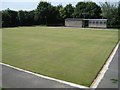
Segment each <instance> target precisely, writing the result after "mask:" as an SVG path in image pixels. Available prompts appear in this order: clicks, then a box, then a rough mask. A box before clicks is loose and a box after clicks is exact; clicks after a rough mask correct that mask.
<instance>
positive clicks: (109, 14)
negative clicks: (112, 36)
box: [101, 2, 120, 27]
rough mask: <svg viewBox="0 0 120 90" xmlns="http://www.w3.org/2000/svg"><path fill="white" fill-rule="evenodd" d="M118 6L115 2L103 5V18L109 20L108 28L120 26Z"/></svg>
mask: <svg viewBox="0 0 120 90" xmlns="http://www.w3.org/2000/svg"><path fill="white" fill-rule="evenodd" d="M117 4H118V3H113V2H112V3H110V2H105V3H101V9H102V16H103V18H107V19H108V27H117V25H119V24H120V22H119V21H118V18H120V16H119V15H118V11H119V7H118V5H117Z"/></svg>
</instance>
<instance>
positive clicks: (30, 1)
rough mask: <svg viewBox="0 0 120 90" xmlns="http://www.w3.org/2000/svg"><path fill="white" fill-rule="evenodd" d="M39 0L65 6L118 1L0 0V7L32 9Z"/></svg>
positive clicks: (115, 0) (16, 9)
mask: <svg viewBox="0 0 120 90" xmlns="http://www.w3.org/2000/svg"><path fill="white" fill-rule="evenodd" d="M40 1H47V2H50V3H51V4H52V5H54V6H57V5H59V4H61V5H63V6H65V5H66V4H68V3H71V4H72V5H73V6H75V5H76V3H77V2H80V1H93V2H96V3H97V4H99V3H100V2H105V1H107V2H113V1H114V2H118V1H119V0H0V2H2V3H0V4H1V5H0V9H1V10H4V9H7V8H9V9H11V10H15V11H18V10H27V11H30V10H34V9H36V8H37V5H38V3H39V2H40Z"/></svg>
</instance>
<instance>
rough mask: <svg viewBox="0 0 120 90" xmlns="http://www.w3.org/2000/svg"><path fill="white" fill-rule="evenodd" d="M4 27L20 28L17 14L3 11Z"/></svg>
mask: <svg viewBox="0 0 120 90" xmlns="http://www.w3.org/2000/svg"><path fill="white" fill-rule="evenodd" d="M2 26H3V27H12V26H18V17H17V12H16V11H12V10H10V9H7V10H4V11H2Z"/></svg>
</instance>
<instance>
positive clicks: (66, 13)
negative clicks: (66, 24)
mask: <svg viewBox="0 0 120 90" xmlns="http://www.w3.org/2000/svg"><path fill="white" fill-rule="evenodd" d="M73 13H74V7H73V6H72V4H68V5H66V6H65V7H64V8H62V9H61V15H62V17H63V18H64V19H65V18H72V17H73Z"/></svg>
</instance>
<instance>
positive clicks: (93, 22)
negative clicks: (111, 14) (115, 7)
mask: <svg viewBox="0 0 120 90" xmlns="http://www.w3.org/2000/svg"><path fill="white" fill-rule="evenodd" d="M65 26H67V27H83V28H85V27H88V28H89V27H90V28H107V19H83V18H67V19H65Z"/></svg>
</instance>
